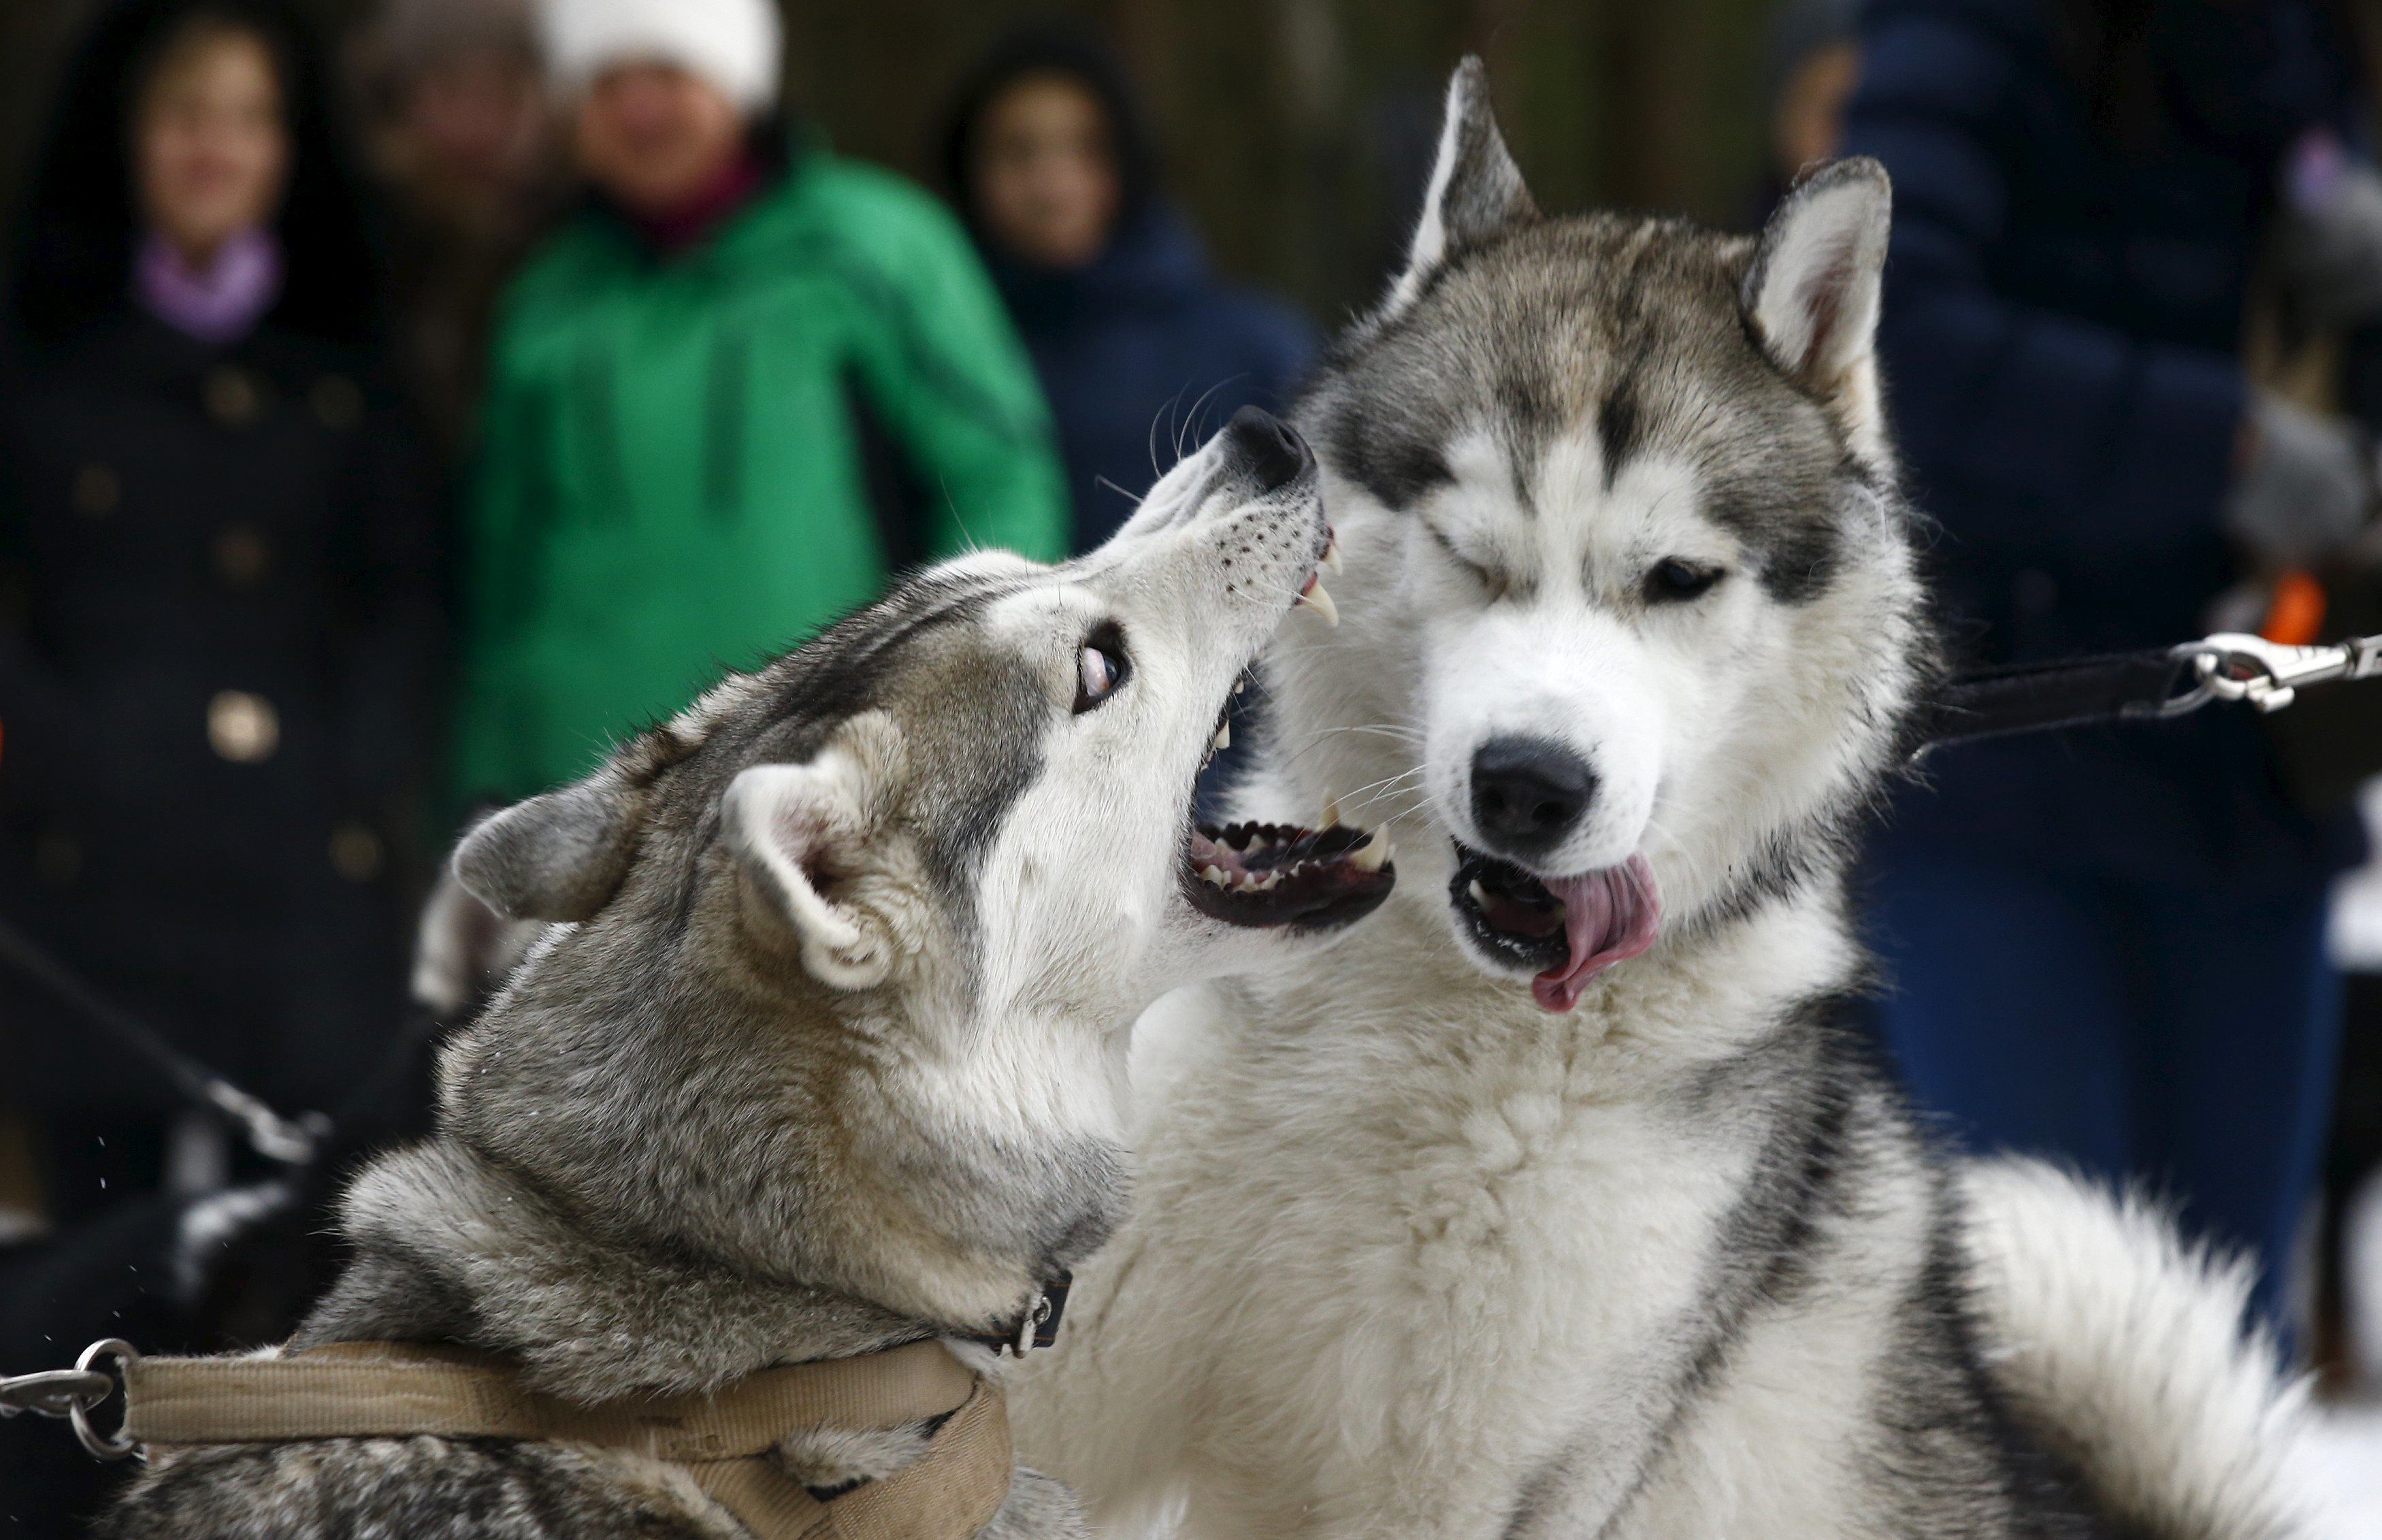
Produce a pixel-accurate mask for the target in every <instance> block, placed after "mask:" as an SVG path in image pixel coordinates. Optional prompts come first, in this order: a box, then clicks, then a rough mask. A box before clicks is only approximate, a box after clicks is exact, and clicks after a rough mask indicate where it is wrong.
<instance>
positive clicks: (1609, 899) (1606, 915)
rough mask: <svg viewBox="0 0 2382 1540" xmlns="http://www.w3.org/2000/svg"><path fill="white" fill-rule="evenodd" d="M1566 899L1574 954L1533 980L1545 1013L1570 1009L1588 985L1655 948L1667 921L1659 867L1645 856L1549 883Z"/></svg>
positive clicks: (1567, 935) (1567, 926)
mask: <svg viewBox="0 0 2382 1540" xmlns="http://www.w3.org/2000/svg"><path fill="white" fill-rule="evenodd" d="M1546 886H1547V891H1548V892H1550V893H1552V894H1553V895H1554V896H1555V897H1556V898H1561V899H1562V900H1563V906H1564V938H1565V940H1567V941H1569V942H1570V943H1571V956H1570V957H1568V958H1566V959H1564V963H1563V966H1562V967H1560V968H1550V969H1548V970H1547V971H1546V972H1543V973H1541V974H1540V975H1539V976H1538V977H1537V978H1535V979H1532V980H1531V981H1530V995H1531V996H1532V997H1533V998H1534V999H1536V1000H1537V1001H1538V1002H1539V1006H1540V1008H1541V1009H1544V1010H1554V1011H1564V1010H1569V1009H1570V1008H1572V1007H1574V1006H1576V1005H1578V1003H1579V996H1580V992H1581V991H1582V990H1584V989H1586V988H1587V987H1588V981H1589V980H1590V979H1592V978H1594V977H1595V976H1596V975H1597V974H1599V973H1602V972H1604V971H1605V970H1606V969H1607V968H1610V967H1612V966H1613V965H1614V964H1615V963H1616V962H1620V961H1623V960H1625V959H1628V958H1633V957H1636V956H1637V955H1638V954H1639V953H1640V952H1642V951H1644V950H1645V949H1646V948H1647V947H1651V946H1652V945H1653V944H1654V931H1655V928H1656V927H1657V926H1658V925H1660V924H1661V923H1662V920H1663V898H1662V895H1661V894H1660V893H1657V892H1656V891H1655V890H1654V869H1653V868H1652V867H1651V866H1649V865H1647V864H1646V858H1645V857H1644V856H1642V855H1638V856H1631V857H1630V858H1629V859H1628V860H1627V861H1625V862H1622V863H1621V864H1620V865H1618V866H1608V867H1606V868H1605V869H1604V870H1603V871H1602V872H1590V874H1588V875H1586V876H1584V877H1566V878H1565V879H1564V880H1563V881H1561V882H1551V883H1548V884H1547V885H1546Z"/></svg>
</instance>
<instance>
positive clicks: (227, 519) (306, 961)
mask: <svg viewBox="0 0 2382 1540" xmlns="http://www.w3.org/2000/svg"><path fill="white" fill-rule="evenodd" d="M0 391H4V392H5V393H4V394H0V562H5V564H6V570H7V576H8V579H9V587H10V590H11V598H12V601H13V603H12V605H11V613H10V614H9V615H8V617H7V623H6V626H5V627H0V735H5V736H0V911H5V912H6V915H7V916H8V917H9V918H10V919H11V920H13V921H14V922H15V923H17V924H18V925H19V926H21V927H23V928H25V929H27V930H29V931H31V932H33V933H34V934H35V935H38V936H40V937H41V938H42V939H43V940H45V941H46V942H47V943H49V944H50V945H51V946H52V947H54V948H55V950H56V951H57V952H58V953H59V954H60V955H61V956H62V957H63V958H64V959H66V960H67V961H68V962H69V963H70V964H71V965H73V966H75V967H76V968H77V969H79V970H80V971H81V972H84V973H85V974H86V975H87V976H89V977H90V978H91V979H92V982H93V983H95V984H99V985H100V986H101V987H102V988H104V990H105V991H106V992H107V993H108V994H110V995H111V996H114V997H116V998H117V1000H119V1001H120V1002H122V1003H123V1004H125V1005H127V1006H129V1007H132V1008H136V1009H138V1010H139V1011H140V1012H141V1014H142V1015H144V1016H147V1017H149V1018H151V1019H152V1020H153V1021H154V1022H155V1023H156V1024H157V1025H158V1026H159V1027H161V1028H162V1029H164V1030H166V1032H168V1033H171V1034H172V1035H173V1036H174V1037H175V1038H176V1039H177V1040H178V1042H180V1043H181V1044H182V1045H185V1046H186V1047H188V1048H189V1049H190V1050H191V1051H193V1052H195V1053H197V1054H198V1055H200V1057H203V1058H204V1059H205V1060H206V1061H208V1062H209V1063H211V1064H214V1065H215V1066H216V1067H217V1068H219V1069H222V1070H224V1071H225V1072H226V1073H228V1074H230V1075H231V1076H233V1077H234V1078H235V1079H237V1080H239V1081H240V1082H243V1083H245V1084H247V1085H248V1086H249V1087H250V1088H251V1089H252V1090H254V1091H256V1092H257V1093H258V1094H263V1095H264V1096H266V1097H267V1098H268V1099H269V1100H273V1101H276V1102H277V1103H278V1104H279V1105H281V1106H285V1107H293V1108H294V1107H299V1106H325V1105H327V1104H328V1103H329V1102H330V1101H331V1100H334V1099H336V1098H337V1097H338V1095H339V1094H341V1093H342V1092H343V1091H344V1090H345V1089H346V1088H347V1087H348V1086H349V1085H350V1083H351V1082H353V1081H354V1080H355V1079H356V1078H357V1077H359V1076H360V1075H361V1074H362V1072H363V1071H364V1070H365V1069H366V1068H368V1067H369V1065H370V1064H371V1063H372V1061H373V1059H374V1056H375V1055H376V1054H377V1052H378V1045H377V1039H379V1038H381V1037H385V1035H386V1033H387V1029H388V1027H389V1026H390V1025H391V1024H392V1023H393V1021H394V1020H395V1017H396V1013H397V1011H398V1009H399V1004H400V1002H401V999H402V982H403V979H402V973H401V972H400V969H399V964H400V960H401V953H400V950H399V948H400V946H401V940H402V937H401V923H400V921H399V916H398V915H397V914H396V913H395V911H394V910H393V908H392V903H393V899H394V897H395V895H394V892H393V890H392V886H391V877H392V874H393V865H394V863H393V862H392V861H391V860H390V851H391V849H392V848H393V847H394V846H395V845H396V843H397V842H398V841H399V840H400V839H401V838H402V837H403V826H402V825H401V824H400V823H399V818H400V816H401V813H402V806H403V794H404V793H405V792H406V791H408V790H409V789H410V784H409V783H410V782H411V780H412V778H413V777H414V776H415V774H416V773H417V771H418V769H419V767H420V766H421V765H422V764H423V762H424V755H425V752H426V751H427V749H428V747H429V745H428V742H427V734H428V730H429V716H428V711H427V708H428V706H429V701H428V699H427V691H428V688H429V684H430V674H431V669H432V666H433V664H434V662H435V655H436V654H435V648H436V635H437V632H436V626H437V610H436V590H435V587H434V570H435V562H436V552H435V549H434V536H433V528H434V527H433V512H434V503H433V489H432V487H431V485H430V484H429V483H428V481H427V479H426V474H425V467H424V460H423V458H422V457H421V455H420V454H419V453H418V452H417V450H416V449H415V447H414V445H413V443H412V441H411V438H410V436H409V435H408V434H406V433H405V432H404V431H403V429H402V428H401V427H400V426H399V422H398V421H397V418H396V414H395V409H394V408H393V407H392V406H391V404H390V403H389V402H388V401H387V400H386V399H385V398H383V397H382V396H381V395H380V394H379V392H378V390H377V389H376V387H375V385H374V382H373V380H372V378H371V375H370V373H369V371H368V366H367V364H366V361H363V360H361V359H359V358H357V357H354V356H352V355H351V354H350V353H349V352H347V351H346V350H343V349H339V348H334V347H331V346H328V345H326V344H324V343H320V342H316V341H313V340H311V339H307V338H303V337H300V336H292V335H290V334H289V333H286V332H282V331H280V330H278V329H277V328H274V327H271V326H267V327H266V328H264V329H263V330H261V331H259V332H257V333H255V334H253V335H252V336H250V337H248V338H247V339H246V340H245V341H243V342H240V343H238V344H235V345H233V346H231V347H228V348H214V347H209V346H207V345H205V344H203V343H200V342H197V341H194V340H192V339H191V338H190V337H188V336H184V335H183V334H181V333H180V332H178V331H176V330H174V329H172V328H171V327H168V326H166V324H163V323H162V322H159V321H156V320H154V319H153V318H151V317H150V316H148V315H147V314H145V313H141V312H136V311H134V310H132V309H130V308H129V307H128V308H126V309H124V310H121V311H119V312H117V314H116V315H114V316H112V317H110V318H108V319H106V320H104V321H103V322H100V323H98V324H95V325H93V326H92V327H91V328H90V329H89V330H88V331H87V332H86V333H85V334H84V335H82V336H80V337H79V338H78V339H76V340H75V341H74V342H73V343H72V344H71V345H69V346H68V347H67V348H64V349H62V350H61V351H59V352H58V353H56V354H55V356H52V357H47V358H43V359H41V360H39V361H33V362H31V363H25V362H22V361H20V363H19V365H18V367H17V368H14V369H11V370H10V371H8V378H7V380H6V385H5V387H0ZM235 692H236V693H237V696H238V697H239V698H235ZM253 703H262V704H261V705H259V704H253ZM0 1002H5V1003H6V1020H7V1021H8V1022H9V1027H8V1030H7V1037H6V1052H7V1054H8V1055H9V1057H10V1058H11V1061H12V1064H17V1063H23V1062H24V1058H23V1057H21V1056H29V1055H30V1056H31V1058H32V1060H33V1061H34V1065H35V1067H36V1068H35V1072H34V1073H33V1075H32V1076H31V1082H32V1083H33V1084H34V1085H36V1086H38V1087H40V1088H41V1091H40V1093H39V1095H40V1097H41V1099H42V1100H43V1101H44V1102H51V1101H53V1100H55V1099H64V1100H68V1101H72V1102H78V1103H80V1102H81V1101H83V1100H85V1099H86V1098H87V1097H89V1096H91V1095H93V1094H97V1093H98V1091H99V1089H100V1088H99V1087H97V1086H94V1085H92V1083H91V1082H92V1076H91V1075H90V1074H89V1070H90V1069H92V1067H93V1057H94V1056H93V1050H92V1042H91V1039H90V1036H89V1032H88V1029H87V1028H83V1027H80V1026H67V1025H65V1024H63V1023H52V1022H51V1021H48V1020H47V1013H46V1012H42V1011H34V1012H32V1013H31V1014H30V1015H20V1014H19V1013H20V1011H25V1010H27V1008H29V1007H30V1006H31V1004H32V1002H31V1001H29V1000H28V999H27V998H26V986H25V984H24V983H23V981H21V980H19V979H16V978H0ZM35 1021H41V1022H43V1025H42V1026H41V1027H39V1028H38V1029H35V1028H33V1026H32V1024H31V1023H33V1022H35ZM107 1057H111V1058H112V1057H115V1056H113V1055H112V1054H111V1055H109V1056H107ZM102 1080H103V1082H104V1084H105V1085H106V1086H107V1087H109V1088H110V1092H109V1098H108V1099H109V1101H110V1103H111V1105H114V1106H117V1108H118V1109H119V1110H120V1109H121V1106H122V1103H121V1102H120V1101H118V1100H117V1096H119V1095H121V1094H126V1093H128V1092H129V1094H131V1095H132V1096H134V1097H135V1098H151V1097H154V1096H155V1095H156V1094H158V1091H159V1088H158V1087H157V1086H156V1085H155V1084H154V1083H153V1082H151V1081H149V1080H147V1079H146V1078H144V1077H142V1076H141V1075H140V1074H139V1073H138V1072H137V1071H134V1070H131V1069H129V1068H127V1067H124V1066H120V1065H117V1066H112V1067H110V1068H109V1069H108V1072H107V1073H106V1074H105V1075H104V1077H102Z"/></svg>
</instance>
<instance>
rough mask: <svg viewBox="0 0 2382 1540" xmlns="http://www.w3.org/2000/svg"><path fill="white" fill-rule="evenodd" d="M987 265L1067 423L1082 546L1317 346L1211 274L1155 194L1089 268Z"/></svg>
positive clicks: (1282, 387)
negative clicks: (1061, 269)
mask: <svg viewBox="0 0 2382 1540" xmlns="http://www.w3.org/2000/svg"><path fill="white" fill-rule="evenodd" d="M986 263H987V265H988V266H989V267H990V268H991V270H992V275H993V279H994V282H995V283H997V284H998V285H999V286H1000V288H1001V296H1002V297H1003V298H1004V299H1007V300H1008V302H1009V309H1010V313H1011V315H1012V316H1013V318H1014V320H1015V321H1016V323H1017V329H1018V332H1019V333H1020V334H1021V335H1022V336H1024V337H1025V346H1026V348H1027V349H1028V350H1029V351H1030V352H1031V353H1032V354H1033V356H1034V367H1035V370H1036V372H1037V373H1039V374H1040V375H1041V377H1042V388H1043V392H1044V394H1045V395H1046V396H1048V397H1049V398H1050V410H1051V413H1052V415H1054V416H1055V417H1056V418H1057V419H1058V422H1059V444H1060V450H1061V453H1062V456H1063V458H1064V459H1065V462H1066V469H1067V487H1068V491H1069V492H1070V493H1071V494H1072V495H1073V496H1074V506H1075V533H1074V541H1075V549H1076V550H1077V551H1079V552H1080V551H1087V550H1089V549H1091V548H1092V547H1093V546H1095V545H1098V544H1099V543H1100V542H1102V541H1104V540H1106V539H1107V538H1108V537H1109V536H1110V534H1111V533H1112V532H1114V531H1115V530H1116V528H1117V526H1119V525H1120V524H1123V522H1124V520H1125V519H1126V518H1127V516H1129V515H1130V514H1131V513H1132V512H1133V508H1134V505H1135V502H1136V499H1137V498H1139V497H1140V495H1142V494H1143V493H1145V492H1147V491H1148V490H1149V487H1150V484H1151V483H1153V482H1155V481H1156V480H1157V479H1158V476H1159V474H1160V472H1161V471H1164V470H1165V469H1166V468H1168V467H1170V466H1172V465H1173V463H1174V461H1175V460H1176V459H1177V458H1179V456H1178V453H1177V451H1178V449H1189V448H1191V447H1193V446H1196V445H1197V443H1198V442H1199V440H1200V439H1201V438H1202V437H1204V436H1205V434H1206V433H1207V432H1212V431H1214V430H1215V429H1216V428H1218V427H1221V426H1222V424H1223V423H1224V422H1225V420H1226V419H1228V418H1230V417H1231V416H1232V414H1233V413H1234V411H1236V410H1238V409H1240V408H1242V407H1244V406H1249V405H1255V406H1260V407H1264V408H1267V409H1270V410H1279V409H1282V408H1283V407H1284V406H1285V405H1287V403H1288V397H1289V396H1290V394H1291V392H1292V391H1293V390H1294V389H1295V388H1296V386H1297V385H1298V384H1299V381H1300V377H1301V376H1302V375H1303V374H1304V373H1306V370H1307V366H1308V363H1309V362H1310V361H1312V360H1313V358H1314V356H1315V333H1314V329H1313V327H1312V326H1310V325H1309V324H1308V322H1307V319H1306V318H1305V317H1304V316H1302V315H1300V314H1299V313H1298V312H1296V311H1294V310H1292V309H1291V308H1290V307H1289V306H1287V305H1284V304H1283V303H1281V302H1280V301H1278V300H1274V299H1268V298H1267V297H1265V296H1263V295H1260V294H1257V293H1254V292H1252V291H1250V290H1247V289H1244V288H1238V287H1234V286H1232V285H1229V284H1226V283H1223V282H1222V281H1221V280H1219V279H1218V278H1216V276H1215V275H1213V274H1211V273H1210V272H1209V270H1208V263H1207V258H1206V256H1205V255H1204V253H1202V252H1201V251H1200V249H1199V243H1198V238H1197V237H1196V236H1194V235H1193V234H1192V233H1191V230H1190V227H1189V226H1187V225H1185V223H1184V221H1183V219H1182V218H1181V216H1180V215H1178V214H1175V213H1174V212H1173V210H1172V209H1170V208H1168V207H1167V206H1166V205H1165V204H1164V203H1162V202H1159V201H1157V200H1154V199H1153V200H1150V201H1148V202H1145V203H1144V204H1143V206H1142V210H1141V212H1140V213H1139V214H1136V216H1135V217H1134V218H1133V219H1132V221H1131V222H1130V223H1129V224H1128V225H1127V226H1125V227H1124V228H1123V229H1122V230H1121V231H1119V232H1118V234H1117V236H1116V238H1115V239H1113V240H1112V241H1111V242H1110V244H1109V248H1108V250H1107V251H1103V252H1102V253H1101V254H1100V256H1099V258H1098V259H1097V260H1096V261H1094V262H1093V263H1091V264H1090V265H1089V266H1087V267H1084V268H1081V269H1077V270H1075V271H1073V272H1055V271H1052V270H1050V269H1048V268H1034V267H1027V266H1025V265H1024V264H1022V263H1018V262H1016V261H1014V260H1013V259H1010V258H1007V257H1004V256H1002V255H1001V253H1000V252H998V251H991V250H988V251H986Z"/></svg>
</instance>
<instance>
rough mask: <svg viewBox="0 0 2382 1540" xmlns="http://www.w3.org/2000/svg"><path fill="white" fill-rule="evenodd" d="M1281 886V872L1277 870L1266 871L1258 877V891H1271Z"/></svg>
mask: <svg viewBox="0 0 2382 1540" xmlns="http://www.w3.org/2000/svg"><path fill="white" fill-rule="evenodd" d="M1279 886H1282V874H1281V873H1279V872H1268V873H1267V874H1265V875H1264V876H1263V877H1260V878H1259V879H1258V884H1257V888H1258V891H1259V892H1260V893H1271V892H1272V891H1273V890H1274V889H1275V888H1277V887H1279Z"/></svg>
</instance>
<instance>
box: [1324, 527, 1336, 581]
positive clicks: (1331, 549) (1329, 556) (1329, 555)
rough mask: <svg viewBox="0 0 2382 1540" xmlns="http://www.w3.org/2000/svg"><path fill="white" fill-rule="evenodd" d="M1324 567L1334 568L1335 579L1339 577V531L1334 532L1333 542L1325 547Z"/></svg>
mask: <svg viewBox="0 0 2382 1540" xmlns="http://www.w3.org/2000/svg"><path fill="white" fill-rule="evenodd" d="M1323 565H1324V566H1326V567H1328V568H1332V575H1333V576H1334V577H1337V576H1338V575H1339V573H1340V532H1339V531H1337V530H1334V531H1332V539H1331V542H1330V543H1329V544H1326V545H1325V546H1324V547H1323Z"/></svg>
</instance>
